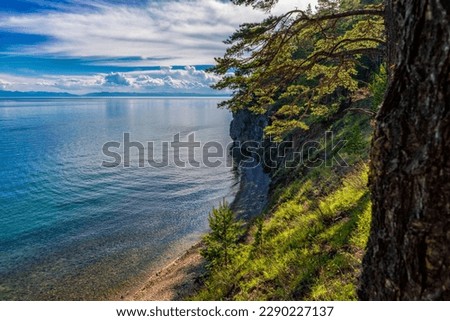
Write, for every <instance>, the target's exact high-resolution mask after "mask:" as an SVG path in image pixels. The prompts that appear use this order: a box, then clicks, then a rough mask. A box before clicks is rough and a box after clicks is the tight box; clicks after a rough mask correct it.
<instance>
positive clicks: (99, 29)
mask: <svg viewBox="0 0 450 321" xmlns="http://www.w3.org/2000/svg"><path fill="white" fill-rule="evenodd" d="M308 2H313V3H315V2H316V1H315V0H312V1H305V0H280V3H279V5H278V7H277V8H276V9H275V10H274V12H275V13H279V12H282V11H284V10H286V9H288V8H294V7H300V8H305V7H306V5H307V3H308ZM90 5H91V6H92V5H94V6H96V10H91V11H90V12H89V11H87V10H82V11H79V10H80V7H78V6H77V7H76V8H77V10H78V13H73V12H70V11H63V12H57V11H55V12H45V13H34V14H21V15H14V16H11V15H5V16H3V17H0V18H1V19H0V30H10V31H14V32H22V33H27V34H36V35H45V36H49V37H51V39H52V40H51V41H48V42H46V43H43V44H39V45H36V46H32V47H24V48H15V50H14V51H15V53H18V52H19V51H20V52H22V53H28V54H30V53H32V54H52V55H65V56H71V57H93V56H98V57H131V56H138V57H146V58H149V59H150V60H149V62H148V64H150V63H152V64H153V65H161V64H170V65H184V64H190V65H195V64H209V63H213V57H217V56H221V55H222V54H223V51H224V48H225V45H224V44H223V43H222V40H225V39H226V38H227V37H228V36H229V35H230V34H231V33H233V31H234V30H235V29H236V28H237V27H238V26H239V24H241V23H243V22H254V21H259V20H261V19H262V18H263V17H264V15H265V14H264V13H263V12H260V11H256V10H252V9H251V8H249V7H244V6H235V5H232V4H231V3H230V2H229V1H225V2H223V1H219V0H186V1H174V0H169V1H157V2H154V1H153V2H149V3H148V5H147V6H146V7H144V8H138V7H133V6H126V5H124V4H119V5H112V4H108V5H107V4H104V3H103V4H102V3H101V2H95V1H91V3H90ZM66 10H67V9H66ZM120 63H121V64H126V62H120Z"/></svg>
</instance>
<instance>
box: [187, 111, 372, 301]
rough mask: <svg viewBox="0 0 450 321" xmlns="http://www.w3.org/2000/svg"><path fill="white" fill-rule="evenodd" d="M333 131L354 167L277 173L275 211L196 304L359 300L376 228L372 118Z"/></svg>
mask: <svg viewBox="0 0 450 321" xmlns="http://www.w3.org/2000/svg"><path fill="white" fill-rule="evenodd" d="M329 129H330V130H332V131H333V132H334V133H335V134H336V135H337V136H338V138H339V139H345V140H348V143H347V145H346V146H345V148H344V149H343V150H341V152H340V154H341V155H342V156H343V158H344V159H345V161H346V162H347V163H348V165H349V167H337V166H335V167H325V166H321V167H318V168H313V169H307V168H305V167H304V166H298V167H297V168H295V169H280V170H278V172H277V173H275V181H276V182H278V183H276V184H275V186H274V190H273V192H272V195H271V199H270V205H269V206H268V209H267V210H266V212H265V213H264V214H263V216H262V217H261V218H260V219H259V220H256V221H255V222H253V223H251V224H250V227H249V232H248V236H247V237H246V239H245V241H244V242H242V243H241V244H239V248H238V251H237V253H238V254H237V255H236V257H235V258H234V262H233V264H229V265H228V266H225V267H220V268H218V269H215V270H214V271H212V273H211V274H210V275H209V276H208V277H207V279H206V280H205V286H204V287H203V288H202V289H201V290H200V291H199V293H197V294H196V295H195V296H194V297H193V299H195V300H355V299H356V284H357V278H358V274H359V271H360V266H361V259H362V256H363V253H364V248H365V245H366V242H367V238H368V233H369V226H370V214H371V213H370V208H371V204H370V197H369V193H368V189H367V164H366V163H367V158H368V155H367V154H368V148H369V140H370V133H371V128H370V125H369V119H367V117H365V116H361V115H351V114H346V115H345V116H344V117H343V118H341V119H340V120H338V121H337V122H335V123H334V124H333V125H332V126H331V127H330V128H329ZM321 135H323V132H322V133H321ZM322 145H323V144H322Z"/></svg>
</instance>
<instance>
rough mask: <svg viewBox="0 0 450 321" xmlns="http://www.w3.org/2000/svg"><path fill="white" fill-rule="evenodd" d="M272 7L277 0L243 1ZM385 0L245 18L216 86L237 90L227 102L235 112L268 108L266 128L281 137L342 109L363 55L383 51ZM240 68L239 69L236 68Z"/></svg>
mask: <svg viewBox="0 0 450 321" xmlns="http://www.w3.org/2000/svg"><path fill="white" fill-rule="evenodd" d="M233 2H234V3H236V4H246V5H253V6H254V7H257V8H263V9H269V8H270V7H271V6H272V5H273V4H274V2H276V1H271V0H253V1H252V0H241V1H240V0H236V1H233ZM383 15H384V10H383V6H382V5H361V4H360V1H359V0H321V1H319V4H318V7H317V8H316V12H314V13H313V12H312V10H307V11H302V10H298V9H293V10H291V11H289V12H286V13H285V14H282V15H280V16H270V17H268V18H267V19H265V20H264V21H262V22H261V23H248V24H243V25H242V26H241V28H240V29H239V30H237V31H236V32H235V33H234V34H233V35H232V36H231V37H230V38H229V39H228V40H227V41H226V43H227V44H228V45H229V47H228V49H227V51H226V53H225V55H224V57H222V58H216V62H217V65H216V66H215V67H214V68H212V71H214V72H215V73H217V74H219V75H222V76H223V78H222V80H221V81H219V82H218V83H217V84H216V85H215V86H214V88H217V89H224V88H230V89H232V90H233V92H234V94H233V97H232V98H231V99H229V100H228V101H225V102H224V103H222V104H221V106H222V107H227V108H229V109H231V110H232V111H236V110H239V109H243V108H246V109H249V110H250V111H252V112H255V113H266V112H269V113H270V114H271V115H272V117H273V119H272V123H271V125H270V126H268V127H267V128H266V134H267V135H271V136H275V137H278V138H281V137H283V136H284V135H285V134H287V133H289V132H290V131H292V129H296V128H301V129H305V130H306V129H308V127H309V124H310V122H311V121H317V120H320V119H322V118H324V117H325V118H327V117H329V116H330V115H332V114H333V113H335V112H336V111H337V110H338V109H339V105H340V97H341V96H342V94H343V93H350V94H351V93H352V92H355V91H356V90H357V89H358V88H359V86H360V85H361V84H360V82H359V81H358V80H357V74H358V71H357V70H358V66H360V65H361V63H362V62H361V61H362V60H361V57H362V56H363V55H364V56H365V57H366V58H367V57H373V58H379V57H380V56H382V55H383V54H384V50H383V45H384V41H385V39H384V20H383ZM230 70H233V73H230Z"/></svg>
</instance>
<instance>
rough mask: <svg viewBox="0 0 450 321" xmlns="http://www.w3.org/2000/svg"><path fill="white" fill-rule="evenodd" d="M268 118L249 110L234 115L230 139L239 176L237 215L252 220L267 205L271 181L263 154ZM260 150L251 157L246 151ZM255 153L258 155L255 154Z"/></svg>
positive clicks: (234, 204)
mask: <svg viewBox="0 0 450 321" xmlns="http://www.w3.org/2000/svg"><path fill="white" fill-rule="evenodd" d="M267 124H268V117H267V116H266V115H255V114H252V113H251V112H249V111H248V110H241V111H238V112H236V113H234V114H233V121H232V122H231V125H230V136H231V138H232V139H233V141H234V147H233V151H232V153H233V158H234V162H235V165H236V167H235V168H236V171H237V173H238V175H239V184H240V186H239V192H238V193H237V195H236V198H235V200H234V202H233V204H231V208H232V209H233V210H234V211H235V212H236V213H237V215H238V216H239V217H241V218H244V219H251V218H253V217H255V216H257V215H259V214H260V213H261V212H262V211H263V209H264V207H265V206H266V204H267V196H268V192H269V185H270V177H269V175H268V174H267V173H266V172H265V171H264V166H263V163H262V161H261V160H262V159H263V158H262V157H260V156H258V155H260V152H262V150H263V149H262V145H263V136H264V128H265V127H266V126H267ZM250 146H251V147H252V148H253V147H256V148H255V149H252V153H248V152H247V150H246V147H250ZM253 151H254V153H253Z"/></svg>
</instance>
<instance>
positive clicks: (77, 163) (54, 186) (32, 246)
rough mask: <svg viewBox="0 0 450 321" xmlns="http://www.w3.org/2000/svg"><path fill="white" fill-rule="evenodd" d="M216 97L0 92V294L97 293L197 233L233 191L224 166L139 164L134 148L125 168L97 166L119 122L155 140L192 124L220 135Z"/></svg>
mask: <svg viewBox="0 0 450 321" xmlns="http://www.w3.org/2000/svg"><path fill="white" fill-rule="evenodd" d="M219 101H220V100H218V99H194V98H188V99H169V98H167V99H165V98H164V99H142V98H139V99H119V98H115V99H54V100H51V99H49V100H44V99H39V100H4V101H0V151H1V152H0V299H3V300H5V299H23V300H28V299H44V300H46V299H60V300H61V299H64V300H71V299H89V300H92V299H104V298H108V297H109V296H110V295H112V294H114V293H117V292H118V291H119V290H120V289H123V288H124V287H127V286H130V285H132V284H133V282H136V280H138V279H139V278H142V277H144V275H146V273H147V272H148V271H149V269H151V268H152V267H153V268H156V267H159V266H161V265H162V264H165V263H167V262H168V261H170V260H172V259H174V258H175V257H176V256H177V255H179V254H180V253H182V252H183V251H185V250H186V249H187V248H189V247H190V246H191V245H193V244H194V243H195V242H196V241H198V239H199V237H200V235H202V234H203V233H205V232H206V231H207V229H208V222H207V217H208V212H209V211H210V209H211V208H212V207H213V206H216V205H217V204H218V203H219V201H220V200H221V199H222V198H224V197H227V198H228V199H229V200H230V199H232V197H233V195H234V193H235V190H236V178H235V174H234V173H233V172H232V170H231V169H230V168H229V167H227V166H224V165H223V166H220V167H215V168H210V167H205V166H201V167H200V168H196V167H192V166H189V167H187V168H179V167H177V166H175V165H174V164H173V163H171V164H170V165H169V166H167V167H163V168H154V167H149V166H146V167H145V168H139V167H138V161H137V160H138V151H137V149H133V152H132V155H131V166H130V167H129V168H127V167H124V166H122V165H121V166H118V167H103V166H101V164H102V161H111V158H110V157H107V156H105V155H104V154H103V153H102V146H103V144H105V143H106V142H110V141H117V142H123V135H124V133H129V134H130V138H131V140H132V141H139V142H142V143H143V144H146V142H149V141H154V142H155V150H158V146H161V144H160V142H161V141H168V142H171V141H173V137H174V135H175V134H177V133H179V134H180V139H181V141H187V139H188V135H189V134H191V133H193V132H194V133H195V135H196V140H199V141H201V142H202V144H204V143H205V142H208V141H217V142H219V143H221V144H222V145H223V146H225V145H227V143H229V142H230V137H229V134H228V132H229V124H230V120H231V115H230V114H229V112H227V111H224V110H220V109H217V108H216V105H217V103H218V102H219ZM159 149H160V148H159ZM184 150H185V149H181V150H180V158H181V159H187V156H188V155H187V152H185V151H184ZM117 151H119V152H120V154H121V156H122V159H123V150H121V149H117ZM146 152H147V151H146ZM155 153H157V152H155ZM172 154H173V153H172ZM172 154H171V155H172ZM199 155H200V154H195V157H196V159H198V160H200V159H201V157H200V156H199ZM155 158H158V157H157V156H155ZM169 158H170V157H169Z"/></svg>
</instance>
